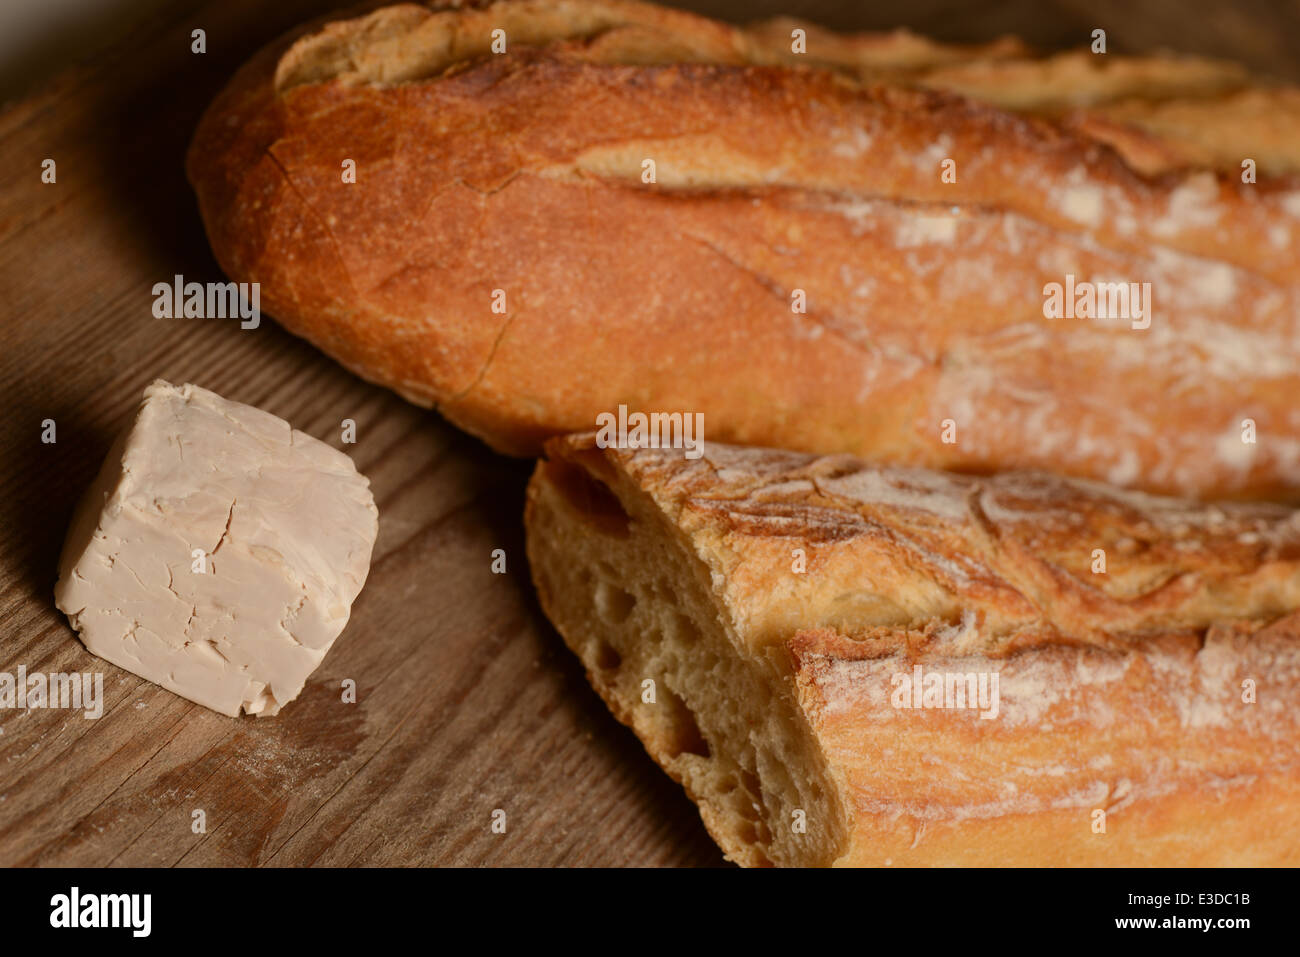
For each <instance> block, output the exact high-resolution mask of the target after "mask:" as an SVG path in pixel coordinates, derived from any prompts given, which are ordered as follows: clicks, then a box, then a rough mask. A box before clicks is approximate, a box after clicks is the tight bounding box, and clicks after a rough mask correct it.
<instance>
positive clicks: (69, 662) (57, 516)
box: [0, 0, 1300, 866]
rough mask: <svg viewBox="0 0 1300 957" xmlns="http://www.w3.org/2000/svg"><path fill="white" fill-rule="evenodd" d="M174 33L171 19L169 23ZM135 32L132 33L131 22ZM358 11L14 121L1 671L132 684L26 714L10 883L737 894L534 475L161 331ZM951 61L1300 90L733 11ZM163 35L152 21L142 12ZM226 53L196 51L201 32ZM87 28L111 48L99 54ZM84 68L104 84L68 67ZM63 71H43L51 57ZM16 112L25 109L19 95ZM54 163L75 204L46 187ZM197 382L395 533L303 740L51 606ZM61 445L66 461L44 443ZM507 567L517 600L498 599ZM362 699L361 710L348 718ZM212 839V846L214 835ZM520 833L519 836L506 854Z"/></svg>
mask: <svg viewBox="0 0 1300 957" xmlns="http://www.w3.org/2000/svg"><path fill="white" fill-rule="evenodd" d="M160 7H161V12H158V10H159V8H160ZM128 8H130V9H128ZM329 8H330V5H329V4H323V3H320V2H315V3H313V2H307V0H287V2H277V3H274V4H265V3H258V2H256V0H227V2H219V0H205V2H199V0H192V2H178V3H172V4H165V5H160V4H159V3H157V2H154V3H152V4H151V5H149V7H148V10H147V15H146V14H144V13H141V12H140V10H141V9H142V8H141V7H140V5H138V4H137V5H136V6H135V7H133V8H132V7H130V5H129V4H124V7H123V9H122V11H121V12H120V14H118V15H115V16H113V17H110V18H107V19H105V20H101V21H97V22H95V23H92V24H85V25H71V26H69V27H68V29H67V31H66V33H65V34H64V35H62V36H61V37H51V38H50V41H49V43H47V44H42V46H41V47H40V48H39V49H37V50H35V51H34V52H33V56H32V57H31V58H29V67H30V68H29V69H28V70H27V71H26V72H25V73H24V75H23V76H22V77H19V78H18V79H19V80H21V81H22V83H21V84H20V85H22V86H25V87H26V92H25V93H23V94H22V95H21V96H17V97H15V98H14V99H12V100H11V101H10V103H9V104H8V105H7V106H6V107H5V109H4V110H3V113H0V294H2V295H0V310H3V322H2V323H0V386H2V388H3V403H4V404H3V416H2V417H0V453H2V454H3V469H2V470H0V482H2V483H3V487H2V488H0V671H3V672H9V673H14V672H15V671H16V670H17V668H18V666H19V665H24V666H25V667H26V668H27V670H28V672H29V673H30V672H35V671H44V672H50V671H61V672H70V671H83V672H84V671H102V672H103V674H104V688H105V697H106V701H105V706H104V715H103V717H101V718H99V719H98V720H86V719H85V718H84V717H83V716H82V713H81V712H79V711H78V712H70V711H59V710H25V711H14V710H3V711H0V864H4V865H79V866H80V865H92V866H99V865H160V866H166V865H186V866H190V865H198V866H203V865H254V864H256V865H271V866H293V865H308V864H319V865H334V866H338V865H629V864H631V865H716V864H720V863H722V859H721V856H720V854H719V852H718V851H717V849H716V848H715V847H714V845H713V844H712V842H711V841H710V840H709V838H708V836H707V834H706V833H705V832H704V830H703V828H702V826H701V825H700V822H699V817H698V814H697V813H696V811H695V809H694V807H693V805H691V803H690V802H689V801H687V799H686V798H685V797H684V795H683V794H682V793H681V790H680V789H679V788H678V787H677V785H675V784H673V783H672V782H671V781H669V780H668V779H667V778H666V777H665V776H664V775H663V774H662V773H661V772H660V771H659V770H658V769H657V768H656V767H655V766H654V765H653V764H652V762H651V761H650V760H649V759H648V758H647V757H646V756H645V754H644V752H643V751H642V749H641V747H640V745H639V743H638V742H637V741H636V739H635V738H634V737H633V736H632V735H631V733H630V732H628V731H626V730H625V729H624V728H622V727H621V726H620V725H618V724H617V723H616V722H615V721H614V720H613V719H612V718H611V717H610V716H609V714H608V713H607V712H606V710H605V708H604V707H603V705H601V704H600V702H599V700H598V699H597V698H596V696H595V695H594V693H592V692H591V690H590V689H589V688H588V686H587V684H586V681H585V679H584V677H583V675H582V672H581V669H580V668H579V667H578V665H577V662H576V660H574V659H573V658H572V656H570V655H569V653H568V652H567V651H566V650H565V649H564V648H563V646H562V644H561V642H560V641H559V639H558V637H557V636H556V635H555V634H554V632H553V631H552V630H551V628H550V626H549V625H548V624H547V623H546V621H545V619H544V618H543V617H542V615H541V613H540V611H539V610H538V607H537V604H536V601H535V599H534V597H533V594H532V591H531V587H530V585H529V582H528V573H527V567H526V564H525V559H524V554H523V542H522V529H521V523H520V516H521V511H522V504H523V487H524V483H525V481H526V479H527V475H528V472H529V469H530V463H527V462H521V461H515V460H510V459H505V458H501V457H499V456H496V455H493V454H492V453H491V452H489V451H487V450H486V449H485V447H483V446H482V445H480V444H479V443H477V442H476V441H474V440H472V439H469V438H467V437H465V436H464V435H461V434H460V433H458V432H456V431H455V430H454V429H452V428H451V427H449V426H448V425H446V424H445V423H444V422H443V421H442V420H440V419H439V418H438V417H437V416H436V415H434V414H432V413H429V412H426V411H423V410H420V409H416V408H414V407H411V406H409V405H407V404H405V403H403V402H402V401H401V400H399V399H398V398H396V397H395V396H392V395H390V394H388V393H387V392H384V391H383V390H380V389H377V388H375V387H373V386H370V385H367V384H365V383H363V382H361V381H359V380H357V379H356V378H354V377H352V376H351V375H349V374H348V373H346V372H345V371H343V370H342V369H341V368H339V367H338V366H336V365H335V364H334V363H332V362H331V361H330V360H328V359H327V358H325V357H324V356H322V355H321V354H319V353H318V352H316V351H315V350H314V349H312V348H311V347H310V346H307V345H306V344H304V343H302V342H300V341H298V340H296V339H294V338H292V337H291V336H289V335H288V334H286V333H284V332H283V331H281V330H280V329H279V328H278V327H277V326H276V325H275V324H274V323H273V322H271V321H269V320H264V321H263V323H262V325H261V327H260V328H258V329H256V330H241V329H240V328H239V326H238V323H237V322H236V321H234V320H219V319H214V320H197V319H188V320H186V319H181V320H162V319H155V318H154V317H153V315H152V303H153V297H152V293H151V288H152V286H153V284H154V283H155V282H159V281H169V280H170V279H171V277H172V276H173V275H174V274H177V273H180V274H183V275H184V276H185V277H186V279H187V280H197V281H200V282H203V281H208V280H215V279H218V278H220V273H219V270H218V269H217V267H216V265H215V263H214V262H213V260H212V258H211V255H210V253H209V252H208V250H207V244H206V241H205V239H204V237H203V232H202V227H201V225H200V223H199V220H198V216H197V212H196V209H195V205H194V201H193V197H192V194H191V192H190V190H189V187H188V185H187V184H186V183H185V180H184V176H183V173H182V158H183V155H184V150H185V146H186V144H187V142H188V139H189V136H190V134H191V132H192V131H193V128H194V125H195V123H196V121H197V119H198V116H199V114H200V112H201V110H202V109H203V107H204V106H205V105H206V104H207V102H208V100H209V99H210V98H211V96H212V95H213V94H214V93H215V92H216V90H217V89H218V88H219V86H220V85H221V84H222V83H223V82H224V81H225V79H226V78H227V77H228V76H229V75H230V73H231V72H232V71H233V70H234V68H235V67H236V66H237V65H238V64H239V63H240V62H242V60H244V59H245V58H246V57H247V56H248V55H250V54H251V53H252V52H253V51H254V50H255V49H257V47H259V46H260V45H261V44H263V43H264V42H266V41H267V40H269V39H271V38H272V37H274V36H275V35H276V34H278V33H279V32H281V31H282V30H283V29H285V28H287V27H289V26H291V25H292V24H294V23H296V22H298V21H300V20H302V19H306V18H307V17H309V16H312V15H315V14H317V13H320V12H322V11H323V10H327V9H329ZM696 8H697V9H700V10H701V11H703V12H708V13H711V14H714V15H722V16H725V17H727V18H729V19H735V20H743V19H746V18H750V17H760V16H767V15H772V14H775V13H780V12H787V13H793V14H797V15H801V16H806V17H808V18H810V19H814V20H819V21H821V22H823V23H826V24H828V25H831V26H837V27H842V28H852V27H857V28H881V27H890V26H895V25H902V24H908V25H912V26H914V27H916V28H917V29H920V30H924V31H927V32H930V33H932V34H935V35H937V36H940V37H942V38H944V39H950V40H961V39H966V40H980V39H987V38H989V37H991V36H994V35H996V34H999V33H1003V32H1019V33H1021V34H1023V35H1025V36H1027V37H1028V38H1029V39H1031V40H1032V41H1034V42H1037V43H1040V44H1043V45H1045V46H1049V47H1050V46H1062V45H1067V44H1074V43H1077V42H1079V41H1081V39H1083V38H1086V36H1087V34H1088V32H1089V31H1090V30H1091V29H1092V28H1093V27H1094V26H1097V25H1101V26H1104V27H1106V28H1107V29H1108V31H1109V36H1110V41H1111V46H1112V48H1113V49H1116V50H1146V49H1151V48H1153V47H1157V46H1160V47H1168V48H1172V49H1185V50H1189V51H1193V52H1202V53H1211V54H1217V55H1222V56H1229V57H1236V58H1238V59H1241V60H1243V61H1245V62H1247V63H1249V64H1251V65H1252V66H1254V67H1255V68H1256V69H1259V70H1261V71H1263V72H1267V73H1271V74H1274V75H1278V76H1287V77H1289V78H1291V79H1297V73H1296V71H1297V66H1296V63H1295V57H1294V53H1295V51H1296V50H1297V49H1300V6H1297V5H1295V4H1290V5H1281V4H1278V5H1270V4H1264V3H1261V4H1242V3H1223V4H1204V5H1198V4H1188V3H1174V2H1170V3H1160V4H1156V3H1138V4H1133V3H1121V2H1110V0H1101V2H1086V3H1085V2H1065V0H1061V2H1055V3H1039V2H1033V0H1027V2H1022V3H996V2H972V3H951V2H948V3H936V2H924V0H920V2H909V3H898V2H890V3H873V4H869V5H868V4H862V5H856V4H833V3H786V4H780V3H746V4H739V3H720V2H719V3H705V4H698V5H696ZM132 10H134V12H132ZM196 27H202V28H203V29H204V30H206V31H207V38H208V52H207V53H206V54H204V55H202V56H199V55H194V54H192V53H191V52H190V31H191V30H192V29H194V28H196ZM88 31H89V35H88ZM70 50H71V51H77V52H76V55H75V62H72V63H70V64H69V63H67V62H66V61H65V62H62V63H59V62H58V61H59V57H60V55H63V56H64V57H65V58H66V55H67V53H68V51H70ZM42 51H43V52H42ZM5 83H6V85H5V86H3V87H0V88H3V89H6V90H9V91H10V92H12V90H13V89H14V84H15V78H14V77H13V76H9V77H6V78H5ZM45 158H53V159H55V160H56V162H57V164H58V166H57V169H58V181H57V183H56V184H53V185H46V184H42V183H41V181H40V167H41V162H42V160H43V159H45ZM157 377H162V378H166V379H169V380H171V381H173V382H177V383H180V382H186V381H192V382H195V383H197V384H199V385H202V386H204V387H206V388H209V389H212V390H214V391H216V392H218V393H220V394H221V395H224V396H226V397H228V398H231V399H234V400H237V401H240V402H246V403H250V404H253V405H256V406H258V407H260V408H263V409H266V410H268V411H270V412H273V413H275V414H276V415H279V416H282V417H283V418H285V419H287V420H288V421H289V422H291V423H292V424H293V425H294V426H296V427H297V428H300V429H302V430H304V431H306V432H309V433H310V434H312V435H315V436H317V437H319V438H321V439H323V440H325V441H326V442H329V443H330V444H332V445H334V446H336V447H342V446H341V443H340V423H341V421H342V420H343V419H345V418H352V419H355V420H356V422H357V426H358V441H357V443H356V444H355V445H350V446H348V447H347V451H348V452H349V453H350V454H351V455H352V457H353V458H354V460H355V461H356V464H357V467H358V468H359V469H360V470H361V471H362V473H363V474H365V475H367V476H368V477H369V478H370V480H371V482H372V486H373V489H374V492H375V499H376V502H377V504H378V506H379V511H380V523H379V539H378V542H377V544H376V546H375V553H374V561H373V565H372V568H371V572H370V578H369V581H368V582H367V584H366V587H365V589H364V591H363V592H362V593H361V596H360V598H359V599H358V601H357V603H356V605H355V606H354V608H353V615H352V620H351V622H350V623H349V625H348V627H347V630H346V631H345V632H344V633H343V635H342V636H341V637H340V639H339V641H338V643H337V644H336V645H335V647H334V649H333V650H332V651H331V652H330V653H329V655H328V656H327V657H326V658H325V661H324V663H323V665H322V666H321V667H320V669H319V670H318V671H317V672H316V673H315V674H314V675H313V676H312V678H311V679H310V680H309V681H308V684H307V687H306V689H305V690H304V691H303V694H302V695H301V697H300V698H298V699H297V700H296V701H294V702H293V703H292V704H290V705H289V706H287V707H286V708H285V710H284V711H283V712H282V713H281V714H280V715H279V716H277V717H274V718H267V719H254V718H242V719H231V718H226V717H223V716H221V715H218V714H215V713H213V712H211V711H208V710H206V709H204V708H202V707H200V706H198V705H195V704H191V703H190V702H189V701H186V700H184V699H182V698H178V697H176V696H175V695H173V694H171V693H169V692H167V691H164V690H162V689H161V688H158V687H157V686H155V685H153V684H151V683H149V682H147V681H144V680H143V679H140V678H137V677H135V676H134V675H132V674H130V673H128V672H125V671H122V670H120V669H117V668H115V667H113V666H112V665H109V664H108V663H106V662H102V661H100V660H99V659H96V658H94V657H92V656H91V655H89V654H88V653H87V652H86V651H85V649H84V648H83V647H82V646H81V644H80V643H79V642H78V641H77V639H76V637H75V635H74V633H73V631H72V630H71V629H70V627H69V626H68V624H67V621H66V619H65V618H64V617H63V616H62V615H61V614H59V613H58V612H57V611H56V610H55V608H54V605H53V587H54V581H55V577H56V564H57V559H58V554H59V550H60V547H61V545H62V541H63V536H64V533H65V531H66V528H67V523H68V519H69V517H70V515H71V511H72V508H73V506H74V504H75V503H76V501H77V499H78V497H79V496H80V495H81V493H82V492H83V491H84V490H85V488H86V486H87V484H88V483H89V481H90V479H91V478H92V476H93V475H94V473H95V471H96V470H97V468H98V467H99V464H100V462H101V460H102V458H103V456H104V453H105V452H106V451H107V449H108V446H109V443H110V441H111V439H112V437H113V435H114V434H115V433H116V432H117V431H118V430H119V429H120V428H122V427H123V426H124V425H125V424H126V422H127V418H128V416H129V414H130V412H131V410H132V409H133V408H134V406H135V405H136V403H137V402H138V400H139V396H140V393H141V391H142V390H143V388H144V386H145V385H146V384H147V383H148V382H149V381H151V380H152V379H154V378H157ZM45 419H53V420H55V422H56V423H57V442H55V443H54V444H45V443H43V442H42V441H41V428H42V426H41V423H42V421H43V420H45ZM495 548H502V549H505V551H506V554H507V562H508V574H505V575H496V574H493V573H492V571H491V553H492V550H493V549H495ZM345 678H352V679H354V680H355V681H356V682H357V686H358V701H357V703H356V704H344V703H342V701H341V700H340V690H339V688H340V682H341V681H342V680H343V679H345ZM199 809H201V810H203V811H204V813H205V816H206V833H201V834H196V833H194V832H193V830H192V829H191V820H192V813H193V811H195V810H199ZM496 809H502V810H504V811H505V812H506V815H507V825H508V826H507V830H506V833H504V834H494V833H493V832H492V829H491V826H490V825H491V820H492V813H493V811H494V810H496Z"/></svg>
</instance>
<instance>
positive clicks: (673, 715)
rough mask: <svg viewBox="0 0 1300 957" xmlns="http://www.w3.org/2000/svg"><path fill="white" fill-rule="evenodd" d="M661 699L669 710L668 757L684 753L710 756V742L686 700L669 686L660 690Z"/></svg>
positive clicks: (704, 756)
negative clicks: (705, 738)
mask: <svg viewBox="0 0 1300 957" xmlns="http://www.w3.org/2000/svg"><path fill="white" fill-rule="evenodd" d="M660 701H661V702H662V706H663V707H664V708H666V709H667V711H668V733H669V735H670V736H671V741H670V743H669V746H668V757H670V758H676V757H680V756H681V755H683V754H695V755H699V756H700V757H702V758H707V757H709V754H710V752H709V742H707V741H705V740H704V735H703V734H702V733H701V732H700V726H699V724H698V723H697V722H696V720H695V715H694V713H693V712H692V711H691V709H690V708H688V707H686V702H685V701H683V700H682V699H681V698H679V697H677V695H675V694H673V693H672V692H671V691H669V690H668V689H667V688H664V689H662V690H661V691H660Z"/></svg>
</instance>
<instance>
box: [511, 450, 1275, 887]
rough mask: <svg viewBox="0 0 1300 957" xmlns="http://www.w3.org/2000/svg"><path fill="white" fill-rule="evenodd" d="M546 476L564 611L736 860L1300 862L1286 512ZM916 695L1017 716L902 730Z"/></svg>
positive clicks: (895, 473)
mask: <svg viewBox="0 0 1300 957" xmlns="http://www.w3.org/2000/svg"><path fill="white" fill-rule="evenodd" d="M547 455H548V459H547V460H546V461H543V462H541V463H540V464H539V465H538V468H537V471H536V473H535V474H534V477H533V481H532V483H531V485H530V487H529V491H528V505H527V516H526V521H527V526H528V555H529V562H530V564H531V567H532V573H533V577H534V580H535V582H536V584H537V588H538V592H539V594H540V596H541V602H542V606H543V608H544V609H545V611H546V613H547V614H548V616H549V617H550V618H551V620H552V621H553V622H554V623H555V625H556V627H557V628H558V630H559V631H560V633H561V634H562V635H563V637H564V640H565V641H566V642H567V644H568V645H569V646H570V647H571V648H572V649H573V650H574V651H575V652H576V653H577V654H578V655H579V657H580V658H581V659H582V661H583V663H584V665H585V666H586V668H587V671H588V674H589V676H590V679H591V682H592V684H593V685H594V686H595V688H596V690H597V691H598V692H599V693H600V695H601V696H602V697H603V698H604V699H605V701H606V702H607V703H608V705H609V706H610V708H611V710H612V711H613V712H614V714H615V715H616V716H617V717H618V718H619V720H621V721H623V722H624V723H626V724H628V725H630V726H631V727H632V728H633V730H635V732H636V733H637V735H638V736H639V737H640V738H641V740H642V742H643V743H644V744H645V746H646V749H647V750H648V751H649V752H650V754H651V756H652V757H653V758H654V759H655V760H656V761H657V762H659V764H660V765H662V766H663V768H664V769H665V770H666V771H667V772H668V773H669V774H671V775H672V776H673V777H674V778H676V779H677V780H679V781H681V782H682V783H683V784H684V785H685V787H686V790H687V792H688V793H689V794H690V796H691V797H692V798H693V799H694V800H695V801H696V802H697V803H698V804H699V807H700V813H701V815H702V816H703V818H704V822H705V824H706V825H707V826H708V828H709V830H710V832H711V833H712V834H713V836H714V837H715V838H716V839H717V841H718V843H719V844H720V845H721V846H722V848H723V849H724V851H725V852H726V854H727V856H728V857H729V858H730V859H732V860H733V861H737V862H739V863H741V864H751V865H753V864H768V863H773V864H782V865H784V864H831V863H840V864H876V865H889V864H893V865H913V864H971V865H975V864H998V865H1280V864H1289V865H1293V866H1294V865H1296V864H1300V829H1297V827H1296V825H1295V821H1296V820H1297V818H1298V817H1300V754H1298V753H1297V751H1296V747H1295V742H1296V736H1297V733H1298V732H1300V615H1297V614H1295V613H1294V612H1295V610H1296V609H1298V608H1300V516H1298V514H1297V513H1296V512H1293V511H1291V510H1289V509H1285V508H1281V507H1278V506H1272V505H1241V504H1236V505H1232V504H1227V505H1222V506H1214V505H1195V504H1192V503H1189V502H1187V501H1184V500H1177V499H1164V498H1157V497H1152V496H1147V495H1142V494H1138V493H1131V492H1121V491H1119V490H1117V489H1114V488H1111V487H1108V486H1104V485H1100V484H1096V483H1090V482H1080V481H1073V480H1068V479H1061V478H1055V477H1051V476H1048V475H1045V474H1041V473H1008V474H1002V475H998V476H995V477H992V478H986V479H984V478H974V477H966V476H958V475H953V474H946V473H941V472H932V471H926V470H920V469H910V468H892V467H875V466H871V465H868V464H865V463H863V462H861V461H858V460H855V459H852V458H849V457H847V456H834V457H815V456H809V455H801V454H795V453H789V452H777V451H769V450H761V449H741V448H732V447H726V446H720V445H718V444H715V443H710V444H709V445H708V446H707V448H706V450H705V454H704V456H703V457H702V458H700V459H698V460H695V461H691V460H689V459H687V458H686V457H684V456H683V454H682V453H681V452H676V451H672V450H667V449H664V450H650V449H642V450H638V451H627V450H613V449H610V450H601V449H598V448H596V447H595V444H594V441H593V438H592V437H591V436H585V437H567V438H560V439H556V440H553V441H552V442H550V443H549V444H548V446H547ZM1103 553H1104V554H1103ZM1102 558H1104V562H1105V564H1104V571H1102V570H1100V569H1102V568H1103V566H1101V565H1099V564H1098V562H1099V560H1101V559H1102ZM917 667H920V668H921V669H922V674H923V675H924V674H930V675H933V674H939V675H940V676H941V678H942V679H943V680H944V682H945V687H947V682H948V679H949V676H966V675H973V676H975V678H976V680H977V681H978V680H984V681H985V683H986V684H985V687H986V688H987V690H988V691H989V694H990V698H989V699H988V700H986V701H985V702H984V704H993V705H995V708H994V709H993V710H995V711H996V714H995V715H992V716H991V717H989V718H983V717H981V716H980V715H981V713H982V712H981V711H979V710H977V709H973V708H971V707H969V705H970V704H971V703H973V702H974V700H975V699H973V698H972V699H971V700H970V701H967V702H966V704H967V705H968V706H967V707H966V708H961V707H956V708H946V707H931V706H929V705H930V704H933V703H934V702H933V701H929V699H928V695H929V691H928V690H927V691H926V692H925V694H926V696H927V697H923V698H921V699H920V702H919V703H921V704H922V705H925V706H923V707H919V708H918V707H915V706H913V707H900V706H899V705H900V704H908V703H911V704H912V705H915V704H916V703H917V701H916V700H914V699H912V698H910V697H908V696H907V694H906V693H903V697H902V698H901V699H900V698H897V697H896V696H897V695H898V694H900V693H902V692H900V691H899V688H900V687H902V686H901V684H900V682H901V680H902V679H901V678H898V677H896V676H907V677H908V678H911V677H912V676H914V675H915V674H916V672H915V669H916V668H917ZM994 675H996V676H997V679H998V684H997V685H996V686H995V685H993V684H992V678H993V676H994ZM981 676H982V678H981ZM965 680H966V679H965V678H964V677H957V678H956V682H957V685H958V687H965V688H966V689H967V690H968V691H969V690H971V688H972V686H971V685H969V684H966V685H963V684H962V683H961V682H963V681H965ZM647 681H650V682H653V688H654V692H655V694H654V700H653V702H650V701H648V700H647V695H646V689H647V688H648V687H651V686H650V685H647V684H646V682H647ZM918 684H919V685H920V686H921V687H928V685H927V683H926V680H925V679H923V680H922V681H921V682H919V683H918ZM994 688H996V690H997V695H998V697H997V699H996V701H994V700H993V699H992V698H991V695H992V691H993V689H994ZM971 693H973V694H974V693H975V692H974V691H972V692H971ZM939 700H941V699H940V698H936V699H934V701H939ZM943 700H945V701H946V703H950V704H960V703H962V702H960V701H959V699H957V698H955V697H954V698H952V699H951V700H947V699H943ZM987 710H989V709H987V708H986V709H985V711H987ZM797 812H803V813H802V815H800V814H798V813H797ZM798 821H802V822H803V832H802V833H801V832H799V830H797V829H796V828H795V826H794V825H795V823H796V822H798Z"/></svg>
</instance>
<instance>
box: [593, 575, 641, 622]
mask: <svg viewBox="0 0 1300 957" xmlns="http://www.w3.org/2000/svg"><path fill="white" fill-rule="evenodd" d="M595 603H596V613H597V614H599V615H600V617H601V618H603V619H605V621H607V622H609V623H610V624H611V625H621V624H623V622H625V621H627V616H628V615H630V614H632V609H633V608H635V607H636V596H635V595H633V594H631V593H630V592H626V591H624V590H623V589H621V588H619V587H618V586H617V585H611V584H610V583H609V582H599V583H598V584H597V585H596V594H595Z"/></svg>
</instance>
